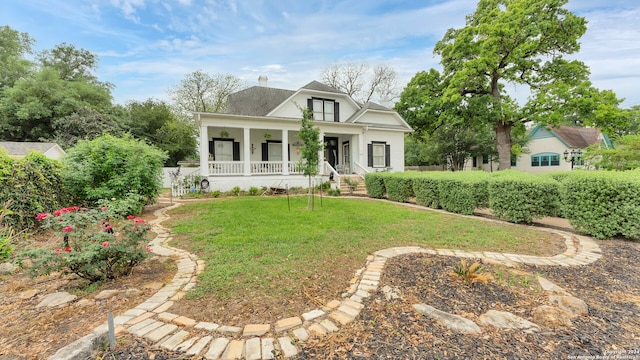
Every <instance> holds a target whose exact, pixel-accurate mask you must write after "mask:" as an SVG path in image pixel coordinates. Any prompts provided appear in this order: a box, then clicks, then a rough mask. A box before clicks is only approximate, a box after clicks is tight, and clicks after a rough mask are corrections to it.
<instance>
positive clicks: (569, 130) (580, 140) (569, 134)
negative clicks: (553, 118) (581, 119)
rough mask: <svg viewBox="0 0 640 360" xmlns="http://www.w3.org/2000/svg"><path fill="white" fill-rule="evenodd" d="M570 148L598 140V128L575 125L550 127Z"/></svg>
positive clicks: (597, 141)
mask: <svg viewBox="0 0 640 360" xmlns="http://www.w3.org/2000/svg"><path fill="white" fill-rule="evenodd" d="M550 130H551V131H553V132H554V133H555V134H556V135H557V136H558V137H560V138H561V139H562V140H564V142H566V143H567V144H569V146H570V147H572V148H579V149H582V148H586V147H587V146H589V145H592V144H597V143H599V142H600V130H598V129H594V128H584V127H575V126H560V127H558V128H552V129H550Z"/></svg>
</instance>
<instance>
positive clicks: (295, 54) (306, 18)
mask: <svg viewBox="0 0 640 360" xmlns="http://www.w3.org/2000/svg"><path fill="white" fill-rule="evenodd" d="M476 4H477V1H475V0H422V1H412V0H395V1H394V0H362V1H355V0H353V1H337V0H336V1H333V0H262V1H260V0H251V1H250V0H247V1H242V0H226V1H223V0H2V1H1V3H0V25H9V26H10V27H12V28H13V29H16V30H18V31H21V32H27V33H29V34H30V35H31V36H32V37H33V38H35V40H36V41H37V43H36V45H35V50H37V51H40V50H45V49H51V48H52V47H53V46H55V45H56V44H59V43H62V42H67V43H70V44H74V45H75V46H76V47H79V48H83V49H86V50H89V51H91V52H93V53H96V54H97V55H98V56H99V59H100V62H99V69H98V71H97V74H96V75H97V76H98V78H99V79H100V80H102V81H108V82H111V83H113V84H114V85H115V89H114V90H113V96H114V100H115V101H116V102H118V103H121V104H124V103H125V102H126V101H128V100H146V99H148V98H156V99H161V100H166V99H167V95H166V91H167V89H168V88H169V87H170V86H172V85H176V84H178V83H179V82H180V80H181V79H182V78H183V77H184V75H185V74H187V73H190V72H193V71H195V70H198V69H201V70H203V71H206V72H208V73H211V74H215V73H225V74H226V73H229V74H232V75H235V76H237V77H239V78H241V79H243V80H244V81H245V82H246V84H247V85H249V86H252V85H257V79H258V76H259V75H267V76H268V77H269V86H271V87H280V88H287V89H297V88H299V87H301V86H303V85H304V84H306V83H308V82H309V81H311V80H320V74H321V72H322V69H323V68H324V67H325V66H327V65H329V64H331V63H334V62H338V61H355V62H366V63H368V64H370V65H372V66H374V65H377V64H387V65H390V66H392V67H393V68H395V69H396V71H397V72H398V75H399V78H400V83H401V84H400V85H401V87H404V86H405V85H406V83H407V82H408V81H409V80H410V79H411V77H412V76H413V75H415V73H416V72H418V71H422V70H428V69H430V68H437V69H439V68H440V65H439V63H438V62H439V59H438V58H437V57H436V56H434V55H433V46H434V44H435V42H437V41H438V40H440V39H441V38H442V36H443V35H444V33H445V31H446V30H447V29H448V28H451V27H455V28H459V27H462V26H463V25H464V17H465V15H467V14H470V13H472V12H473V11H474V10H475V7H476ZM568 8H569V9H570V10H572V11H574V12H575V13H576V14H578V15H580V16H583V17H585V18H586V19H587V21H588V22H589V23H588V30H587V33H586V34H585V35H584V36H583V37H582V39H581V43H582V48H581V51H580V53H578V54H577V55H575V57H576V58H578V59H580V60H582V61H584V62H585V63H586V64H587V65H588V66H589V67H590V69H591V73H592V75H591V79H592V81H593V83H594V84H595V85H596V86H597V87H598V88H600V89H611V90H613V91H615V92H616V94H617V95H618V97H622V98H625V99H626V100H625V102H624V103H623V106H624V107H630V106H632V105H640V91H639V90H640V86H638V84H639V83H640V27H639V26H638V24H640V2H638V1H637V0H598V1H596V0H570V1H569V4H568Z"/></svg>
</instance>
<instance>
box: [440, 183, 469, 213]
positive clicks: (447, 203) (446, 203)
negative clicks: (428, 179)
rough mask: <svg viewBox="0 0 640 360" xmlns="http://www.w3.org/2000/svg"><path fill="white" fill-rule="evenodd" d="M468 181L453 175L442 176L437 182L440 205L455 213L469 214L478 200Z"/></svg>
mask: <svg viewBox="0 0 640 360" xmlns="http://www.w3.org/2000/svg"><path fill="white" fill-rule="evenodd" d="M473 190H474V187H473V186H470V183H469V182H466V181H464V180H462V179H455V178H453V177H443V178H442V179H440V181H439V182H438V193H439V194H440V205H441V206H442V208H443V209H445V210H447V211H451V212H454V213H457V214H465V215H471V214H473V211H474V210H475V209H476V208H477V207H478V200H477V198H476V196H475V194H474V193H473Z"/></svg>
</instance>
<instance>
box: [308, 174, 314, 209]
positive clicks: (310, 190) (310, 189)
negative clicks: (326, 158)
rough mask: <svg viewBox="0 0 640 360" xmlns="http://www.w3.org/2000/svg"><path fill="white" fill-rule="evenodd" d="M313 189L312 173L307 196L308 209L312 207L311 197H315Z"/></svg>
mask: <svg viewBox="0 0 640 360" xmlns="http://www.w3.org/2000/svg"><path fill="white" fill-rule="evenodd" d="M312 191H313V189H312V188H311V175H309V195H308V196H307V209H311V198H312V197H313V193H312Z"/></svg>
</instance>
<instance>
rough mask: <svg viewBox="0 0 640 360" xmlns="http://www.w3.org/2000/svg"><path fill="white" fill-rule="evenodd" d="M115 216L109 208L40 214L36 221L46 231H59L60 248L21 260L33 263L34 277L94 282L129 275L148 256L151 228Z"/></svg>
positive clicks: (30, 252) (30, 253)
mask: <svg viewBox="0 0 640 360" xmlns="http://www.w3.org/2000/svg"><path fill="white" fill-rule="evenodd" d="M114 216H115V213H114V212H112V211H111V210H110V209H109V208H108V207H103V208H102V209H86V210H85V209H83V210H81V209H79V208H78V207H77V206H74V207H69V208H63V209H60V210H56V211H54V212H53V213H51V214H50V213H40V214H38V215H37V217H36V218H37V219H38V220H40V221H42V222H43V227H44V228H52V229H54V230H56V232H57V234H58V236H59V237H60V238H61V239H62V244H61V247H59V248H57V249H44V248H40V249H31V250H27V251H24V252H23V253H21V256H20V258H24V257H28V258H30V259H32V260H33V266H32V267H31V268H30V269H29V274H30V275H31V276H39V275H47V274H50V273H51V272H54V271H56V272H57V271H59V272H61V273H63V274H69V273H70V274H75V275H77V276H79V277H81V278H84V279H87V280H89V281H90V282H95V281H101V280H106V279H114V278H117V277H120V276H124V275H128V274H129V273H130V272H131V270H132V269H133V268H134V267H135V266H136V265H138V264H140V263H141V262H142V261H143V260H144V259H145V258H147V257H148V256H149V252H150V251H151V248H149V247H147V246H146V244H147V242H148V241H149V239H148V238H147V233H148V230H149V226H148V225H147V224H146V223H145V221H144V220H143V219H140V218H136V217H134V216H132V215H131V216H129V217H128V220H121V221H116V220H115V219H116V218H115V217H114ZM105 219H110V222H107V221H106V220H105ZM111 221H113V222H111Z"/></svg>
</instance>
